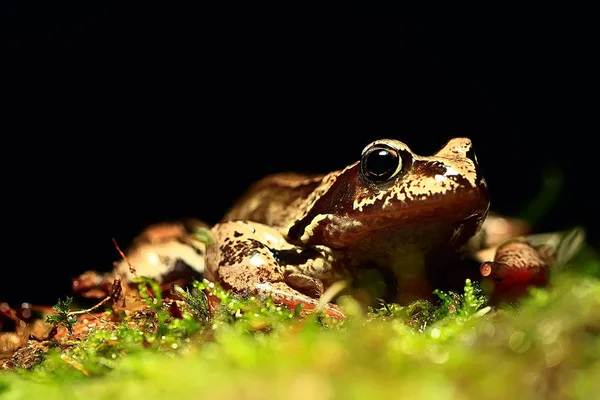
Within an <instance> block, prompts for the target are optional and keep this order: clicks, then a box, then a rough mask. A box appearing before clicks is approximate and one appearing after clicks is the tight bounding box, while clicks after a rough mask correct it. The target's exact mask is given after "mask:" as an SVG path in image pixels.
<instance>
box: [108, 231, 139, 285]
mask: <svg viewBox="0 0 600 400" xmlns="http://www.w3.org/2000/svg"><path fill="white" fill-rule="evenodd" d="M112 241H113V243H114V245H115V247H116V248H117V251H118V252H119V254H120V255H121V257H123V260H125V262H126V263H127V265H129V272H131V273H132V275H133V276H135V277H136V278H137V277H138V276H137V272H136V270H135V268H134V267H133V265H131V263H130V262H129V260H128V259H127V256H126V255H125V253H123V250H121V248H120V247H119V245H118V244H117V241H116V240H115V238H113V239H112Z"/></svg>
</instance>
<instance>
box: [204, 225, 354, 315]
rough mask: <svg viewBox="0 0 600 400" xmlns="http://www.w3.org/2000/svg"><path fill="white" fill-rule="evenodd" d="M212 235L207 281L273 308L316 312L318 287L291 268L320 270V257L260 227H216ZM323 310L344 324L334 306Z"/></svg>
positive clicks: (320, 289)
mask: <svg viewBox="0 0 600 400" xmlns="http://www.w3.org/2000/svg"><path fill="white" fill-rule="evenodd" d="M212 234H213V239H214V244H213V245H211V246H210V247H209V248H208V250H207V259H206V267H207V268H206V273H207V274H206V278H207V279H209V280H211V281H214V282H219V283H220V284H221V285H222V286H223V287H224V288H225V289H227V290H231V291H232V292H235V293H239V294H256V295H261V296H270V297H272V298H273V300H274V301H275V303H276V304H285V305H287V306H288V307H290V308H291V309H294V308H296V307H297V306H298V305H300V304H302V305H303V309H304V310H305V311H308V312H310V311H316V310H318V309H319V307H320V301H319V299H320V297H321V296H322V294H323V289H324V287H323V283H322V281H321V280H320V279H319V278H318V277H315V276H313V275H309V274H308V273H303V272H301V271H300V270H299V268H297V267H295V266H297V265H306V270H307V271H313V269H311V268H310V267H314V266H315V265H318V266H319V267H323V265H322V264H323V263H318V264H317V263H316V262H315V261H314V260H315V259H321V258H323V257H324V256H322V255H321V253H319V252H318V251H316V250H314V251H307V250H306V249H297V248H296V247H295V246H293V245H291V244H289V243H287V242H286V241H285V239H284V238H283V237H282V235H281V234H280V233H279V232H278V231H277V230H275V229H273V228H270V227H267V226H264V225H262V224H259V223H253V222H242V221H229V222H225V223H221V224H217V225H215V227H213V229H212ZM291 261H293V265H294V266H292V264H291ZM302 263H303V264H302ZM318 271H319V272H321V271H322V270H321V269H319V270H318ZM323 310H324V311H325V312H326V313H327V314H329V315H332V316H334V317H338V318H344V314H343V313H342V312H341V310H340V309H339V308H338V307H337V306H335V305H333V304H325V305H323Z"/></svg>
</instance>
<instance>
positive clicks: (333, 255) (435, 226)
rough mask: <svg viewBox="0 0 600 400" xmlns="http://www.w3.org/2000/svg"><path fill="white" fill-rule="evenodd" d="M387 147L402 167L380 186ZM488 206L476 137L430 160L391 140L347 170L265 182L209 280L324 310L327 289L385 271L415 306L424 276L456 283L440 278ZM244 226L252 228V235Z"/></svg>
mask: <svg viewBox="0 0 600 400" xmlns="http://www.w3.org/2000/svg"><path fill="white" fill-rule="evenodd" d="M382 146H383V147H382ZM381 148H383V149H388V150H389V152H390V153H393V154H397V155H398V156H399V159H400V161H401V165H400V167H399V168H398V169H397V171H396V172H395V173H394V174H393V175H391V176H389V177H386V179H379V178H377V179H371V178H370V175H369V170H368V168H369V165H370V164H369V163H374V164H376V163H377V159H376V156H372V152H373V151H380V149H381ZM369 155H371V157H374V158H375V161H370V160H371V158H369ZM488 208H489V199H488V194H487V187H486V183H485V180H484V179H483V177H482V176H481V175H480V173H479V168H478V165H477V162H476V159H475V157H474V155H473V154H472V145H471V142H470V140H469V139H466V138H456V139H452V140H450V141H449V142H448V143H447V144H446V145H445V146H444V147H442V149H441V150H440V151H438V152H437V153H436V154H434V155H432V156H430V157H423V156H419V155H416V154H414V153H413V152H412V151H411V150H410V149H409V148H408V147H407V146H406V145H405V144H404V143H402V142H399V141H395V140H387V139H386V140H381V141H377V142H374V143H372V144H371V145H369V146H367V147H366V148H365V150H363V158H362V159H361V161H358V162H356V163H354V164H352V165H350V166H348V167H346V168H345V169H343V170H340V171H335V172H332V173H329V174H327V175H322V176H313V177H305V176H301V175H297V174H282V175H274V176H270V177H266V178H264V179H263V180H261V181H259V182H258V183H256V184H255V185H254V186H253V187H251V188H250V190H249V191H248V193H247V194H246V195H245V196H244V197H242V198H241V199H240V200H239V201H238V202H237V203H236V204H235V205H234V206H233V207H232V209H231V210H230V211H229V212H228V213H227V214H226V215H225V217H224V218H223V220H222V222H221V223H219V224H217V225H216V226H215V227H213V229H212V231H213V235H214V237H215V245H213V246H211V247H210V248H209V249H208V251H207V270H206V274H207V277H208V278H209V279H213V280H217V281H220V282H222V283H223V284H224V286H225V287H227V288H230V289H232V290H234V291H236V292H240V293H262V294H267V295H269V294H272V293H271V292H275V290H274V289H273V290H272V289H271V287H273V285H276V286H277V290H276V291H277V292H278V294H277V295H276V296H274V297H275V300H276V301H277V298H282V297H285V293H286V292H288V293H289V294H290V296H291V297H293V298H294V301H296V302H297V303H303V304H305V305H308V306H309V307H313V308H314V306H315V305H316V304H317V303H318V298H317V297H316V296H318V295H319V294H320V293H322V290H323V289H319V286H320V285H321V286H322V287H323V288H324V289H325V290H326V289H327V287H328V286H329V285H330V284H331V283H332V282H333V281H334V280H337V279H340V278H344V277H345V278H356V276H359V275H360V274H361V272H362V271H364V270H365V269H370V268H375V269H376V270H379V271H384V272H383V274H384V276H387V277H388V278H387V279H388V280H389V278H390V277H391V279H392V280H393V281H395V283H396V284H395V285H394V286H395V288H394V289H395V290H396V291H398V292H399V293H398V294H397V297H398V298H399V299H403V298H404V299H409V298H411V297H414V296H411V295H410V294H409V293H408V292H410V290H409V288H408V287H406V283H407V282H412V283H411V286H412V287H415V286H419V285H414V280H415V278H418V279H425V280H427V281H430V280H431V279H433V280H434V281H435V276H436V275H441V276H445V275H448V274H437V272H439V271H441V270H444V269H452V268H453V266H454V263H455V261H457V260H458V259H459V258H460V254H461V249H462V248H463V247H464V245H465V244H466V243H467V241H468V240H469V238H470V237H472V236H473V235H474V234H475V233H476V232H477V231H478V230H479V228H480V226H481V224H482V222H483V221H484V219H485V218H486V215H487V213H488ZM238 220H239V221H252V223H251V226H246V227H245V228H242V227H241V226H240V222H236V221H238ZM242 224H244V223H242ZM475 271H476V270H475ZM290 276H292V277H293V278H292V279H289V278H288V277H290ZM286 278H287V279H286ZM426 278H427V279H426ZM462 282H464V279H463V280H462ZM438 283H439V282H435V284H438ZM322 284H324V285H322ZM295 286H299V287H295ZM421 286H423V287H426V288H427V289H426V291H428V294H430V293H431V291H430V290H429V289H430V288H429V287H427V285H421ZM281 293H283V294H284V295H282V294H281ZM415 295H416V296H421V295H422V293H416V294H415ZM287 303H289V302H287V301H286V304H287ZM292 303H293V302H292ZM328 306H329V307H330V309H328V311H329V312H330V313H335V312H337V308H335V306H332V305H328Z"/></svg>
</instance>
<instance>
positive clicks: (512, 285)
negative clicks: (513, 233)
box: [479, 238, 549, 302]
mask: <svg viewBox="0 0 600 400" xmlns="http://www.w3.org/2000/svg"><path fill="white" fill-rule="evenodd" d="M548 266H549V263H548V260H547V259H546V258H545V257H544V253H543V252H542V251H540V250H538V249H537V248H536V247H534V246H533V245H531V244H530V243H529V242H528V241H527V240H526V239H524V238H516V239H511V240H509V241H506V242H504V243H503V244H501V245H500V246H498V248H497V250H496V255H495V257H494V261H485V262H483V263H482V264H481V267H480V268H479V271H480V272H481V275H482V276H483V279H482V286H483V289H484V290H485V291H486V292H487V293H488V294H490V297H491V299H492V302H497V301H507V300H515V299H517V298H518V297H520V296H522V295H523V294H525V293H526V292H527V289H528V288H529V287H530V286H546V285H547V284H548Z"/></svg>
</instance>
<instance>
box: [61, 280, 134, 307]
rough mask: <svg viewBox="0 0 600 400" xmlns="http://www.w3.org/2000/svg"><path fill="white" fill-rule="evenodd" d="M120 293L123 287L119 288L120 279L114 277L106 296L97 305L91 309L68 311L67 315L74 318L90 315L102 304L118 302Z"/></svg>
mask: <svg viewBox="0 0 600 400" xmlns="http://www.w3.org/2000/svg"><path fill="white" fill-rule="evenodd" d="M122 291H123V287H122V286H121V278H120V277H116V278H115V280H114V281H113V284H112V286H111V288H110V291H109V294H108V296H106V297H105V298H104V299H102V300H101V301H100V302H99V303H98V304H96V305H93V306H92V307H90V308H87V309H85V310H77V311H70V312H69V313H68V315H69V316H75V315H81V314H91V313H92V312H94V311H95V310H97V309H98V308H100V307H102V306H103V305H104V304H106V303H107V302H109V301H112V302H113V303H116V302H117V301H118V300H119V298H120V297H121V294H122Z"/></svg>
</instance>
